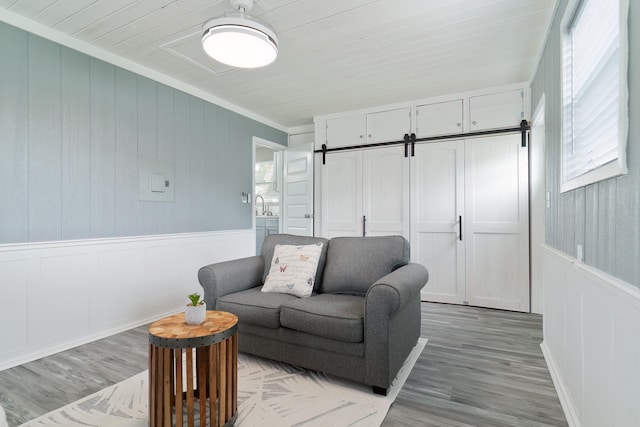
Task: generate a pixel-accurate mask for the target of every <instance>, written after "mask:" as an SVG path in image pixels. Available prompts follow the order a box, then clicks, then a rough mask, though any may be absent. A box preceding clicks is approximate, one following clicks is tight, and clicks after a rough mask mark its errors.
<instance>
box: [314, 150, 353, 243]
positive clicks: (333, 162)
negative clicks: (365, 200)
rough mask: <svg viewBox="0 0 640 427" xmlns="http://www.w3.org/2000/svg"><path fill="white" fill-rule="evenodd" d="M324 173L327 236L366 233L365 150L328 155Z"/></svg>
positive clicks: (323, 227)
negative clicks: (364, 221)
mask: <svg viewBox="0 0 640 427" xmlns="http://www.w3.org/2000/svg"><path fill="white" fill-rule="evenodd" d="M321 175H322V199H321V200H322V233H323V236H324V237H327V238H333V237H338V236H362V233H363V228H362V227H363V221H362V153H361V152H359V151H343V152H337V153H331V154H329V155H327V157H326V162H325V164H324V165H322V166H321Z"/></svg>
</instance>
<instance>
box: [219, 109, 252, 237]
mask: <svg viewBox="0 0 640 427" xmlns="http://www.w3.org/2000/svg"><path fill="white" fill-rule="evenodd" d="M229 115H230V111H229V110H225V109H221V110H220V111H218V114H217V120H216V122H217V128H216V141H217V148H218V149H217V152H218V159H220V163H219V167H218V176H219V178H218V182H217V187H218V198H219V200H220V202H219V203H218V205H217V208H218V213H217V220H218V224H219V227H220V228H221V229H224V228H225V225H226V223H225V222H224V219H225V216H226V215H228V213H227V206H226V205H225V203H224V202H222V200H223V199H224V197H225V195H226V194H227V193H226V189H227V185H228V181H229V179H230V175H227V173H230V171H229V155H230V154H231V151H230V145H231V144H230V142H229V135H230V134H231V133H230V130H229ZM251 193H252V194H253V191H252V192H251Z"/></svg>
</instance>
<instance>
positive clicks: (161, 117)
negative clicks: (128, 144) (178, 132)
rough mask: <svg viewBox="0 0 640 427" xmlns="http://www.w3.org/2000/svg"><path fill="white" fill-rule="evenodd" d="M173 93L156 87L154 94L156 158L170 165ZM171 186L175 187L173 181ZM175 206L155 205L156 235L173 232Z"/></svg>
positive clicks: (172, 159)
mask: <svg viewBox="0 0 640 427" xmlns="http://www.w3.org/2000/svg"><path fill="white" fill-rule="evenodd" d="M174 92H175V91H174V90H173V89H171V88H169V87H167V86H164V85H158V87H157V92H156V96H157V103H158V104H157V105H158V110H157V118H158V125H157V128H158V131H157V147H156V153H157V155H156V157H157V159H158V160H163V161H168V162H171V163H173V162H174V158H175V145H174V141H175V132H174V128H175V123H174V120H173V118H174V116H175V111H174V102H173V95H174ZM174 168H175V165H174ZM174 174H175V170H174ZM171 185H175V180H174V182H172V183H171ZM174 196H175V193H174ZM175 206H176V204H175V201H174V202H171V203H156V209H157V223H158V228H157V230H156V233H157V234H165V233H171V232H172V231H173V224H174V223H175Z"/></svg>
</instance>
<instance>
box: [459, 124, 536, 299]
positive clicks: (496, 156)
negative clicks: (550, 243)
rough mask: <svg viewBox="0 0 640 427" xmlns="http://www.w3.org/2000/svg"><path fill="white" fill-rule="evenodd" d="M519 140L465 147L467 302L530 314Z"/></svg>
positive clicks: (524, 170) (523, 154)
mask: <svg viewBox="0 0 640 427" xmlns="http://www.w3.org/2000/svg"><path fill="white" fill-rule="evenodd" d="M520 142H521V141H520V135H502V136H491V137H485V138H479V139H476V140H472V141H466V142H465V215H466V217H465V220H464V221H465V229H464V236H465V237H464V239H463V240H464V243H465V251H466V254H465V255H466V263H467V265H466V277H467V301H468V302H469V304H471V305H478V306H482V307H493V308H500V309H505V310H517V311H529V214H528V194H529V193H528V166H527V162H528V159H527V158H528V155H527V148H526V147H525V148H522V147H521V146H520Z"/></svg>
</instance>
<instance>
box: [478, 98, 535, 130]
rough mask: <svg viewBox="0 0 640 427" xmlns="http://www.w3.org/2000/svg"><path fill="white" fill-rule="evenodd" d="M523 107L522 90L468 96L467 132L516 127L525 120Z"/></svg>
mask: <svg viewBox="0 0 640 427" xmlns="http://www.w3.org/2000/svg"><path fill="white" fill-rule="evenodd" d="M524 107H525V105H524V90H523V89H516V90H509V91H504V92H496V93H490V94H487V95H478V96H470V97H469V130H470V131H471V132H475V131H480V130H487V129H498V128H512V127H517V126H518V125H519V124H520V121H522V120H523V119H524V118H525V117H524V116H525V108H524Z"/></svg>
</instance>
